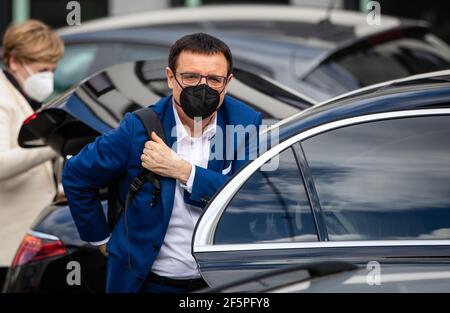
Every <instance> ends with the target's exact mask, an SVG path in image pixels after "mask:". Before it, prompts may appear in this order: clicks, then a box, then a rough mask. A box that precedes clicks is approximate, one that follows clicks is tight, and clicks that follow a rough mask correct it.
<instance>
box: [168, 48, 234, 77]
mask: <svg viewBox="0 0 450 313" xmlns="http://www.w3.org/2000/svg"><path fill="white" fill-rule="evenodd" d="M177 71H179V72H195V73H200V74H211V73H214V74H218V75H226V73H227V71H228V63H227V59H226V58H225V56H224V55H223V54H222V53H214V54H203V53H194V52H191V51H182V52H181V53H180V55H179V56H178V62H177Z"/></svg>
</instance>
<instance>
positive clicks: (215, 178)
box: [188, 113, 262, 207]
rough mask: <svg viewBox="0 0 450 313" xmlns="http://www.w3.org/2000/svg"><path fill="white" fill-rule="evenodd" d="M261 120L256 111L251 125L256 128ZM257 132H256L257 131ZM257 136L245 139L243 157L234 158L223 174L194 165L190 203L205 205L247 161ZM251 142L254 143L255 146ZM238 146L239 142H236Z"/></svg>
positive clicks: (254, 147) (255, 147)
mask: <svg viewBox="0 0 450 313" xmlns="http://www.w3.org/2000/svg"><path fill="white" fill-rule="evenodd" d="M261 122H262V115H261V113H258V114H257V116H256V118H255V120H254V122H253V123H252V125H255V126H256V128H257V129H259V126H260V125H261ZM257 133H258V132H257ZM257 138H258V136H257V134H256V137H254V138H250V139H249V140H246V142H245V144H244V146H245V150H244V151H245V153H244V155H245V156H244V158H243V159H240V160H239V159H237V158H236V159H235V160H233V161H232V169H231V171H230V172H229V173H228V174H227V175H225V174H222V173H221V172H220V173H219V172H215V171H212V170H208V169H206V168H203V167H200V166H195V176H194V183H193V186H192V192H191V194H190V196H189V198H188V199H189V201H190V202H191V203H195V204H196V205H198V206H200V207H205V205H206V204H207V203H208V201H209V200H210V199H211V198H212V197H213V196H214V194H215V193H216V192H217V191H218V190H219V189H220V188H221V187H222V186H223V185H224V184H225V182H226V181H227V180H228V178H229V177H230V176H232V175H233V174H234V173H235V172H237V171H238V170H239V169H240V168H241V167H242V166H243V165H244V164H245V163H247V161H249V160H250V155H251V151H254V149H257V146H258V144H257V142H256V141H254V140H257ZM252 143H256V146H255V145H254V144H252ZM238 146H239V143H238Z"/></svg>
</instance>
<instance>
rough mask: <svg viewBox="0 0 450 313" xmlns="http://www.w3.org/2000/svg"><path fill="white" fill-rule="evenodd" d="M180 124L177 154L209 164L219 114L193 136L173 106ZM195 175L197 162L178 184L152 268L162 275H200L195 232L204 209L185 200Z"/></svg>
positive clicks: (194, 161)
mask: <svg viewBox="0 0 450 313" xmlns="http://www.w3.org/2000/svg"><path fill="white" fill-rule="evenodd" d="M173 112H174V115H175V122H176V127H177V154H178V155H179V156H180V157H181V158H183V159H184V160H186V161H188V162H189V163H191V164H193V165H197V166H200V167H203V168H206V167H207V166H208V159H209V151H210V140H211V139H212V138H213V137H214V135H215V133H216V124H217V117H215V118H214V121H213V122H212V123H211V124H210V125H208V126H207V128H206V129H205V130H204V131H203V133H202V135H201V137H197V138H195V137H191V136H190V135H189V134H188V133H187V131H186V129H185V128H184V126H183V124H182V123H181V121H180V118H179V116H178V114H177V111H176V109H175V107H174V108H173ZM194 177H195V166H192V170H191V175H190V176H189V179H188V181H187V183H186V185H183V184H182V183H180V182H179V181H177V182H176V184H175V196H174V201H173V210H172V216H171V217H170V221H169V226H168V228H167V232H166V236H165V237H164V242H163V244H162V246H161V249H160V251H159V254H158V256H157V257H156V260H155V262H154V263H153V267H152V272H154V273H155V274H157V275H160V276H166V277H171V278H175V279H176V278H179V279H188V278H198V277H200V273H199V271H198V269H197V262H196V261H195V259H194V257H193V256H192V253H191V242H192V235H193V233H194V228H195V224H196V223H197V220H198V218H199V217H200V214H201V213H202V209H201V208H199V207H196V206H193V205H189V204H187V203H185V202H184V197H183V195H184V191H185V190H186V191H188V192H191V191H192V185H193V183H194Z"/></svg>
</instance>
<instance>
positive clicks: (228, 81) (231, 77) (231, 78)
mask: <svg viewBox="0 0 450 313" xmlns="http://www.w3.org/2000/svg"><path fill="white" fill-rule="evenodd" d="M232 80H233V74H230V75H229V76H228V79H227V84H226V85H225V92H227V91H228V86H229V84H230V82H231V81H232Z"/></svg>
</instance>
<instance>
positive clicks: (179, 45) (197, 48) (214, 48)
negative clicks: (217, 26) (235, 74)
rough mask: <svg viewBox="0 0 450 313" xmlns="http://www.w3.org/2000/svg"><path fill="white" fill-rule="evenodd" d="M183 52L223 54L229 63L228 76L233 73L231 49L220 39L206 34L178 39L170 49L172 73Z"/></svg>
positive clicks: (196, 34)
mask: <svg viewBox="0 0 450 313" xmlns="http://www.w3.org/2000/svg"><path fill="white" fill-rule="evenodd" d="M181 51H190V52H194V53H201V54H216V53H222V54H223V55H224V56H225V59H227V63H228V73H227V75H230V74H231V73H232V71H233V58H232V56H231V51H230V48H229V47H228V46H227V44H226V43H224V42H223V41H222V40H220V39H219V38H216V37H213V36H211V35H208V34H205V33H195V34H190V35H186V36H183V37H181V38H180V39H178V40H177V41H176V42H175V43H174V44H173V45H172V47H171V48H170V53H169V67H170V68H171V69H172V71H175V68H176V65H177V61H178V56H179V55H180V53H181Z"/></svg>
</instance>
